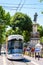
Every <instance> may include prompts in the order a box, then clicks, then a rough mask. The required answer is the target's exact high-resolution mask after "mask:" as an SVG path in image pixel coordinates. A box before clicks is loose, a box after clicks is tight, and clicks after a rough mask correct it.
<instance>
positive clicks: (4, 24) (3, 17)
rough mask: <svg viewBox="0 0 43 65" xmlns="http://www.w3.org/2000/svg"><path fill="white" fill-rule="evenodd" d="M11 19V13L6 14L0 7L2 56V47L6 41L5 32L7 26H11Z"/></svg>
mask: <svg viewBox="0 0 43 65" xmlns="http://www.w3.org/2000/svg"><path fill="white" fill-rule="evenodd" d="M8 22H10V17H9V13H7V15H6V14H5V10H4V9H3V8H2V6H0V54H1V46H2V44H3V43H4V42H3V41H4V40H5V30H6V27H7V25H9V23H8Z"/></svg>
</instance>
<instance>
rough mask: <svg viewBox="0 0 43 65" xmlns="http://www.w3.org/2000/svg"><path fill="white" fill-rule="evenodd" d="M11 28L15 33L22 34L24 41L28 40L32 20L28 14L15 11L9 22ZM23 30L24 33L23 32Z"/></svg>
mask: <svg viewBox="0 0 43 65" xmlns="http://www.w3.org/2000/svg"><path fill="white" fill-rule="evenodd" d="M10 24H11V26H12V28H13V30H14V31H15V32H16V34H24V35H25V36H24V39H25V41H29V38H30V37H29V34H30V32H31V31H32V21H31V18H30V17H29V16H27V15H26V14H23V13H20V12H17V13H16V14H15V15H14V16H13V18H12V20H11V22H10ZM24 31H25V33H24Z"/></svg>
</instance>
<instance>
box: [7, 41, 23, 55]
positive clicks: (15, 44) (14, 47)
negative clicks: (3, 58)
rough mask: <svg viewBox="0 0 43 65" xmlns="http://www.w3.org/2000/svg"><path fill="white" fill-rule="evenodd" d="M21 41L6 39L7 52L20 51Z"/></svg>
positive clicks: (21, 47) (21, 50)
mask: <svg viewBox="0 0 43 65" xmlns="http://www.w3.org/2000/svg"><path fill="white" fill-rule="evenodd" d="M22 52H23V42H22V41H14V40H11V41H8V54H15V53H22Z"/></svg>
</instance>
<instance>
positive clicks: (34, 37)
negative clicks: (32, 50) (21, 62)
mask: <svg viewBox="0 0 43 65" xmlns="http://www.w3.org/2000/svg"><path fill="white" fill-rule="evenodd" d="M37 16H38V15H37V13H35V15H34V20H33V26H32V32H31V38H30V45H31V47H35V45H36V44H38V43H40V35H39V32H38V31H37Z"/></svg>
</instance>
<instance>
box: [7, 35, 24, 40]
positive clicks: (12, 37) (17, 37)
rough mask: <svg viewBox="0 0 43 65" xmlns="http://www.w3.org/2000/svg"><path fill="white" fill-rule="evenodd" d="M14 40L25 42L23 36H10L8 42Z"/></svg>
mask: <svg viewBox="0 0 43 65" xmlns="http://www.w3.org/2000/svg"><path fill="white" fill-rule="evenodd" d="M12 39H16V40H19V39H22V40H24V38H23V36H22V35H10V36H8V41H9V40H12Z"/></svg>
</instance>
